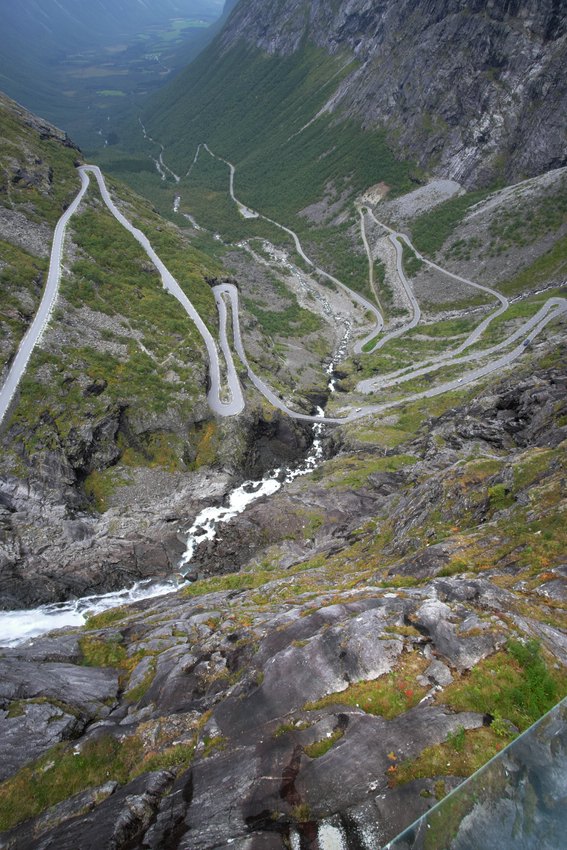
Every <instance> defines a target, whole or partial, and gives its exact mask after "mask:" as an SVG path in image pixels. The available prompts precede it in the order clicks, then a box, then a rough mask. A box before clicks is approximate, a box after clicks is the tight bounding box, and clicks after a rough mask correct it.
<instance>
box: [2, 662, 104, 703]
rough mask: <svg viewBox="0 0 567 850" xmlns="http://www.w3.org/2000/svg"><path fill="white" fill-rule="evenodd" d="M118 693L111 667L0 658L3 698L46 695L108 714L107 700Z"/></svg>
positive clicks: (25, 697) (13, 698) (28, 697)
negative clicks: (41, 662)
mask: <svg viewBox="0 0 567 850" xmlns="http://www.w3.org/2000/svg"><path fill="white" fill-rule="evenodd" d="M117 694H118V673H117V671H116V670H113V669H110V668H100V667H79V666H76V665H74V664H55V663H52V662H48V663H45V664H40V663H34V662H30V661H21V660H19V659H8V658H0V699H5V700H15V699H34V698H36V697H47V698H48V699H49V698H51V699H56V700H60V701H61V702H65V703H68V704H70V705H73V706H77V707H79V708H80V709H81V711H83V712H85V713H86V714H88V715H90V716H94V715H95V714H97V713H98V714H106V713H108V711H109V709H108V707H107V706H106V705H105V703H106V701H110V700H114V699H116V696H117Z"/></svg>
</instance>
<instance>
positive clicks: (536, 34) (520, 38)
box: [221, 0, 567, 185]
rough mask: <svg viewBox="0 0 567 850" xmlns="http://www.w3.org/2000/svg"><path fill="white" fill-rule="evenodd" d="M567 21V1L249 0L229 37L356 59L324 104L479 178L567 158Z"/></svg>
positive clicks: (437, 165)
mask: <svg viewBox="0 0 567 850" xmlns="http://www.w3.org/2000/svg"><path fill="white" fill-rule="evenodd" d="M566 21H567V4H566V3H565V2H564V0H472V2H463V0H379V2H374V1H373V0H343V2H341V0H335V2H322V0H288V1H287V2H285V3H284V2H277V0H274V2H271V3H266V2H265V0H240V2H239V3H238V4H237V6H236V8H235V10H234V12H233V14H232V16H231V17H230V20H229V21H228V24H227V26H226V27H225V29H224V32H223V34H222V36H221V47H222V50H223V51H228V50H229V49H230V48H233V47H234V46H236V45H237V44H239V43H242V42H245V43H247V44H248V45H254V46H256V47H258V48H260V49H261V50H262V51H265V52H266V53H268V54H272V55H274V54H275V55H286V56H289V55H292V54H295V53H299V52H300V51H301V50H302V49H303V47H304V46H305V45H306V43H311V44H315V45H317V46H319V47H321V48H323V49H324V50H325V51H327V52H328V53H331V54H339V55H340V54H345V57H351V58H352V57H356V59H357V60H358V66H357V68H356V70H355V71H353V72H352V73H351V74H349V76H348V77H347V78H346V79H345V80H343V81H342V82H341V83H340V85H339V87H338V89H337V90H336V91H335V93H334V94H333V95H332V96H331V97H330V98H329V100H328V103H327V106H326V109H328V110H329V111H331V112H335V113H337V112H338V113H341V114H343V115H347V116H352V117H355V118H356V119H357V120H358V121H360V122H361V123H362V125H363V126H364V127H369V126H377V125H378V126H385V127H386V128H387V129H388V131H389V135H390V139H391V140H392V141H393V142H395V144H396V146H397V147H398V149H399V150H400V151H401V152H402V153H403V154H404V155H406V156H408V157H410V158H411V159H414V160H418V162H419V163H420V164H421V165H423V166H425V167H429V168H433V169H434V170H435V172H437V173H439V174H444V175H450V176H451V177H453V178H456V179H458V180H460V181H462V182H464V183H465V184H467V185H481V184H485V183H489V182H491V181H493V180H494V179H502V180H504V181H507V182H509V181H511V180H515V179H518V178H521V177H525V176H531V175H533V174H537V173H541V172H543V171H545V170H548V169H550V168H555V167H558V166H560V165H563V164H565V162H566V161H567V134H566V132H565V130H566V121H567V119H566V116H567V80H566V78H565V74H564V71H563V69H564V68H565V64H566V62H567V41H566V38H567V36H566V26H567V24H566ZM228 84H229V85H230V82H229V83H228Z"/></svg>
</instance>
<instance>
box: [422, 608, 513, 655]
mask: <svg viewBox="0 0 567 850" xmlns="http://www.w3.org/2000/svg"><path fill="white" fill-rule="evenodd" d="M455 620H457V624H458V626H459V627H461V625H462V620H461V622H458V620H459V618H458V616H457V614H456V612H455V611H453V610H452V609H451V608H450V607H449V606H448V605H446V604H445V603H444V602H441V601H440V600H428V601H427V602H425V603H424V604H423V605H421V606H420V607H419V608H418V609H417V611H416V612H415V613H414V615H413V617H412V622H413V624H414V625H415V626H416V627H417V628H418V629H419V630H420V631H421V632H425V633H426V634H428V635H429V636H430V637H431V640H432V641H433V645H434V647H435V649H436V651H437V652H438V653H440V654H441V655H443V656H444V657H445V658H447V659H448V660H449V661H450V662H451V664H453V665H454V666H455V667H458V668H459V669H460V670H468V669H470V668H471V667H473V666H474V665H475V664H477V663H478V662H479V661H480V660H481V659H483V658H486V657H487V656H488V655H491V654H492V653H493V652H495V651H496V650H497V649H498V648H499V647H500V646H501V645H502V644H503V643H504V641H505V635H504V633H503V632H502V633H500V632H497V633H493V632H487V633H485V634H480V635H477V634H475V635H468V636H467V635H466V634H463V635H459V634H458V631H457V627H456V625H455V623H454V622H451V621H455Z"/></svg>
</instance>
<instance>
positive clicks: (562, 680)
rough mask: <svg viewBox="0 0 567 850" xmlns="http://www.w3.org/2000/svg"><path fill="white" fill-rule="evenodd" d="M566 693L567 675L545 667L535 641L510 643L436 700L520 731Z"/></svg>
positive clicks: (474, 668) (450, 686) (453, 684)
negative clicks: (488, 716)
mask: <svg viewBox="0 0 567 850" xmlns="http://www.w3.org/2000/svg"><path fill="white" fill-rule="evenodd" d="M566 694H567V673H566V672H565V671H564V670H563V671H558V670H554V669H553V668H551V667H550V666H548V664H547V663H546V661H545V659H544V657H543V655H542V653H541V650H540V647H539V644H538V643H537V642H536V641H533V640H531V641H527V642H526V643H520V641H515V640H510V641H509V642H508V644H507V646H506V649H505V650H502V651H501V652H498V653H496V654H495V655H492V656H491V657H490V658H486V659H484V660H483V661H480V662H479V663H478V664H477V665H476V666H475V667H473V669H472V670H471V671H470V673H469V674H468V675H467V676H466V677H462V678H461V679H460V680H458V681H455V682H453V683H452V684H451V685H449V686H448V687H447V688H445V689H444V691H443V693H442V694H440V695H439V697H438V701H439V702H442V703H444V704H446V705H449V706H450V707H451V708H453V709H455V710H456V711H479V712H483V713H489V714H491V715H492V716H493V717H500V718H504V719H506V720H509V721H510V722H511V723H513V724H514V725H515V726H517V727H518V729H520V731H523V730H524V729H527V728H528V726H531V724H532V723H535V722H536V720H538V719H539V718H540V717H541V716H542V715H543V714H545V713H546V712H547V711H549V709H550V708H552V707H553V706H554V705H555V704H556V703H557V702H558V701H559V699H561V698H562V697H563V696H565V695H566Z"/></svg>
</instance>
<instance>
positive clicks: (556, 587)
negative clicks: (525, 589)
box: [536, 578, 567, 602]
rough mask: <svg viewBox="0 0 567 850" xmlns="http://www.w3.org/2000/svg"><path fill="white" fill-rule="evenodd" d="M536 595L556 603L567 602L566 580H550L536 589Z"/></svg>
mask: <svg viewBox="0 0 567 850" xmlns="http://www.w3.org/2000/svg"><path fill="white" fill-rule="evenodd" d="M536 593H537V594H538V595H539V596H544V597H547V599H554V600H556V601H557V602H567V580H566V579H564V578H556V579H552V581H546V582H545V583H544V584H541V585H540V586H539V587H536Z"/></svg>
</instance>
